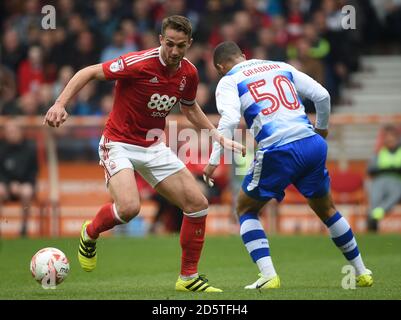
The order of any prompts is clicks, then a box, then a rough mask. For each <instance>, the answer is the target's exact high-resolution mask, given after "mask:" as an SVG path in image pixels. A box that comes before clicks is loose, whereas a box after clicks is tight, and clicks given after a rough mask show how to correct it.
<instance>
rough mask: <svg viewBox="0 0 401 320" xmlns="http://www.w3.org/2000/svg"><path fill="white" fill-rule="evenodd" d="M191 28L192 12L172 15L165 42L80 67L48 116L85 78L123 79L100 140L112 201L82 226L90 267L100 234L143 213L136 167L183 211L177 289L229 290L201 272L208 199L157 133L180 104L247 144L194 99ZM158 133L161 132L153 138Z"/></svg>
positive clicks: (61, 114)
mask: <svg viewBox="0 0 401 320" xmlns="http://www.w3.org/2000/svg"><path fill="white" fill-rule="evenodd" d="M191 36H192V27H191V24H190V22H189V20H188V19H187V18H185V17H183V16H171V17H167V18H165V19H164V20H163V23H162V30H161V35H160V43H161V46H160V47H158V48H154V49H150V50H145V51H140V52H131V53H128V54H126V55H123V56H121V57H119V58H117V59H114V60H112V61H108V62H105V63H103V64H97V65H93V66H89V67H87V68H84V69H82V70H80V71H79V72H77V73H76V74H75V76H74V77H73V78H72V79H71V81H70V82H69V83H68V84H67V86H66V87H65V89H64V90H63V92H62V93H61V95H60V96H59V97H58V99H57V100H56V102H55V104H54V105H53V106H52V107H51V108H50V109H49V110H48V112H47V114H46V116H45V121H44V122H45V123H47V124H48V125H50V126H52V127H59V126H60V125H61V124H62V123H63V122H64V121H65V120H66V119H67V116H68V114H67V112H66V110H65V107H66V105H67V103H68V102H69V101H70V100H71V98H72V97H73V96H74V95H75V94H76V93H77V92H78V91H79V90H80V89H81V88H82V87H83V86H84V85H85V84H86V83H88V82H89V81H90V80H92V79H98V80H116V87H115V99H114V105H113V110H112V111H111V113H110V115H109V118H108V121H107V123H106V127H105V130H104V132H103V136H102V138H101V140H100V144H99V156H100V164H101V165H102V166H103V167H104V170H105V178H106V183H107V187H108V190H109V192H110V194H111V196H112V199H113V202H112V203H107V204H105V205H104V206H103V207H101V208H100V210H99V211H98V213H97V214H96V216H95V217H94V219H93V220H92V221H87V222H85V223H84V224H83V226H82V231H81V238H80V245H79V250H78V259H79V262H80V264H81V267H82V268H83V269H84V270H85V271H92V270H93V269H94V268H95V267H96V262H97V254H96V239H97V238H98V237H99V234H100V233H102V232H104V231H107V230H110V229H112V228H113V227H114V226H115V225H118V224H123V223H127V222H128V221H130V220H131V219H133V218H134V217H135V216H136V215H137V214H138V213H139V211H140V197H139V193H138V189H137V185H136V181H135V176H134V170H136V171H138V172H139V173H140V174H141V175H142V176H143V177H144V178H145V180H146V181H147V182H148V183H149V184H150V185H151V186H152V187H154V188H155V190H156V191H157V192H158V193H160V194H161V195H162V196H163V197H165V198H166V199H167V200H169V201H170V202H171V203H173V204H175V205H176V206H178V207H179V208H181V209H182V210H183V213H184V218H183V222H182V228H181V233H180V244H181V248H182V256H181V272H180V275H179V277H178V279H177V281H176V285H175V289H176V290H178V291H184V292H192V291H196V292H221V291H222V290H221V289H218V288H215V287H212V286H210V285H209V284H208V283H207V279H205V278H204V277H203V276H200V275H199V274H198V262H199V259H200V255H201V251H202V247H203V243H204V236H205V223H206V215H207V212H208V201H207V199H206V198H205V196H204V195H203V194H202V192H201V190H200V188H199V186H198V184H197V182H196V180H195V178H194V177H193V176H192V174H191V173H190V172H189V171H188V169H187V168H186V167H185V165H184V163H183V162H182V161H180V160H179V159H178V158H177V156H176V155H175V154H174V153H173V152H172V151H171V149H170V148H168V147H167V146H166V145H165V144H164V143H163V142H160V143H158V141H157V140H158V139H157V134H158V135H160V132H161V131H162V130H164V127H165V123H166V120H165V118H166V116H167V115H168V114H169V112H170V110H171V109H172V108H173V107H180V108H181V111H182V113H183V114H184V115H185V116H186V117H187V118H188V120H189V121H190V122H192V123H193V124H194V126H195V127H197V128H204V129H210V130H211V132H212V136H213V139H214V140H215V141H219V143H221V144H222V145H223V146H224V147H225V148H228V149H230V150H234V151H238V152H241V153H244V152H245V147H244V146H242V145H241V144H238V143H235V142H234V141H232V140H231V139H227V138H224V136H222V135H220V134H219V133H218V131H217V130H216V128H215V127H214V126H213V125H212V123H211V122H210V121H209V120H208V118H207V117H206V116H205V114H204V113H203V112H202V110H201V108H200V106H199V105H198V104H197V102H196V101H195V97H196V90H197V86H198V82H199V80H198V73H197V69H196V67H195V66H194V65H193V64H192V63H191V62H189V61H188V60H187V59H186V58H184V56H185V54H186V51H187V49H188V48H189V47H190V45H191V43H192V37H191ZM154 129H156V131H154ZM157 131H158V132H157ZM154 134H156V137H153V138H152V135H154Z"/></svg>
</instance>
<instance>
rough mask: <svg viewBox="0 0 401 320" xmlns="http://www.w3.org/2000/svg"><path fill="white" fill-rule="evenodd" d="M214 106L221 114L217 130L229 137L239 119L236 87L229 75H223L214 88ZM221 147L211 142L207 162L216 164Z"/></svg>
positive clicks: (238, 100)
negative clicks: (211, 145)
mask: <svg viewBox="0 0 401 320" xmlns="http://www.w3.org/2000/svg"><path fill="white" fill-rule="evenodd" d="M216 106H217V111H218V112H219V114H220V115H221V118H220V121H219V126H218V128H217V130H218V131H219V132H220V133H221V134H222V135H223V136H225V137H226V138H229V139H231V138H232V137H233V134H234V130H235V129H236V128H237V127H238V124H239V122H240V120H241V101H240V99H239V95H238V89H237V85H236V84H235V82H234V81H233V80H232V78H231V77H227V76H225V77H223V78H222V79H221V80H220V82H219V84H218V85H217V88H216ZM222 151H223V147H222V146H221V145H220V143H218V142H216V141H215V142H214V143H213V149H212V153H211V155H210V159H209V164H211V165H218V164H219V163H220V157H221V154H222Z"/></svg>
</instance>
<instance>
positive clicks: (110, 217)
mask: <svg viewBox="0 0 401 320" xmlns="http://www.w3.org/2000/svg"><path fill="white" fill-rule="evenodd" d="M118 224H122V222H121V221H120V220H118V219H117V218H116V216H115V215H114V212H113V204H112V203H107V204H105V205H104V206H103V207H101V208H100V210H99V212H98V213H97V214H96V217H95V218H94V219H93V220H92V222H91V223H90V224H89V225H88V226H87V227H86V233H87V234H88V236H89V237H90V238H91V239H97V238H98V237H99V234H100V233H102V232H104V231H107V230H110V229H111V228H113V227H114V226H116V225H118Z"/></svg>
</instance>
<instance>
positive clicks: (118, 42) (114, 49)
mask: <svg viewBox="0 0 401 320" xmlns="http://www.w3.org/2000/svg"><path fill="white" fill-rule="evenodd" d="M124 40H125V39H124V33H123V32H122V31H121V30H117V31H116V32H115V33H114V34H113V42H112V44H111V45H109V46H107V47H106V48H105V49H103V51H102V53H101V56H100V62H105V61H107V60H111V59H113V58H115V57H119V56H122V55H123V54H126V53H128V52H131V51H137V50H138V47H137V46H136V45H134V44H125V43H124Z"/></svg>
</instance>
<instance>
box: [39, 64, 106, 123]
mask: <svg viewBox="0 0 401 320" xmlns="http://www.w3.org/2000/svg"><path fill="white" fill-rule="evenodd" d="M93 79H97V80H105V75H104V72H103V68H102V65H101V64H95V65H92V66H89V67H86V68H83V69H81V70H79V71H78V72H77V73H76V74H75V75H74V76H73V77H72V78H71V80H70V81H69V82H68V83H67V85H66V86H65V88H64V90H63V91H62V92H61V94H60V95H59V97H58V98H57V99H56V102H55V103H54V104H53V105H52V106H51V107H50V109H49V110H48V111H47V113H46V116H45V119H44V121H43V124H48V125H49V126H51V127H59V126H60V125H61V124H63V123H64V122H65V121H66V120H67V117H68V113H67V111H66V106H67V104H68V102H69V101H70V100H71V99H72V98H73V97H74V96H75V95H76V94H77V93H78V91H79V90H81V89H82V88H83V87H84V86H85V85H86V84H87V83H88V82H89V81H91V80H93Z"/></svg>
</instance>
